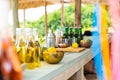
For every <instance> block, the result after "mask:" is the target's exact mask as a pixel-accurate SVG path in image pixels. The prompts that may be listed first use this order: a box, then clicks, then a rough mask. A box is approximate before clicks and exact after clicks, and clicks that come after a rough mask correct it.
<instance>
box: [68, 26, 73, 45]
mask: <svg viewBox="0 0 120 80" xmlns="http://www.w3.org/2000/svg"><path fill="white" fill-rule="evenodd" d="M68 38H69V43H70V45H72V40H73V28H72V27H70V28H69V36H68Z"/></svg>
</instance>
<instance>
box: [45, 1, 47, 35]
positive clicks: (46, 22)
mask: <svg viewBox="0 0 120 80" xmlns="http://www.w3.org/2000/svg"><path fill="white" fill-rule="evenodd" d="M45 30H46V35H47V33H48V24H47V1H46V0H45Z"/></svg>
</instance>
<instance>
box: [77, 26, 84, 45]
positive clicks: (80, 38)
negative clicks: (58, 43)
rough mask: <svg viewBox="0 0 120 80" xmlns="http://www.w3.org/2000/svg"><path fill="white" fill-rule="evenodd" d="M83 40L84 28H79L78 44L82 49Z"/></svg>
mask: <svg viewBox="0 0 120 80" xmlns="http://www.w3.org/2000/svg"><path fill="white" fill-rule="evenodd" d="M82 39H83V36H82V28H81V27H79V28H78V44H79V47H80V41H81V40H82Z"/></svg>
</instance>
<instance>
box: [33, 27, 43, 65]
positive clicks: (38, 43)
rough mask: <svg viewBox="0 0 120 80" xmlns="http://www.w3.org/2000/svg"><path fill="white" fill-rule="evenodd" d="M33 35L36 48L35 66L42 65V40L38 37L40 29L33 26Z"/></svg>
mask: <svg viewBox="0 0 120 80" xmlns="http://www.w3.org/2000/svg"><path fill="white" fill-rule="evenodd" d="M33 35H34V48H35V55H34V57H35V61H34V63H35V67H39V66H40V65H41V63H40V57H41V55H42V54H41V47H40V42H39V38H38V29H37V28H33Z"/></svg>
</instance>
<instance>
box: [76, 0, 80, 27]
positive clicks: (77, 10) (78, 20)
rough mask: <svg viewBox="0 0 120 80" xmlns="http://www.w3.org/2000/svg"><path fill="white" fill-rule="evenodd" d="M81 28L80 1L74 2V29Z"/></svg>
mask: <svg viewBox="0 0 120 80" xmlns="http://www.w3.org/2000/svg"><path fill="white" fill-rule="evenodd" d="M79 26H81V0H75V27H79Z"/></svg>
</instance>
